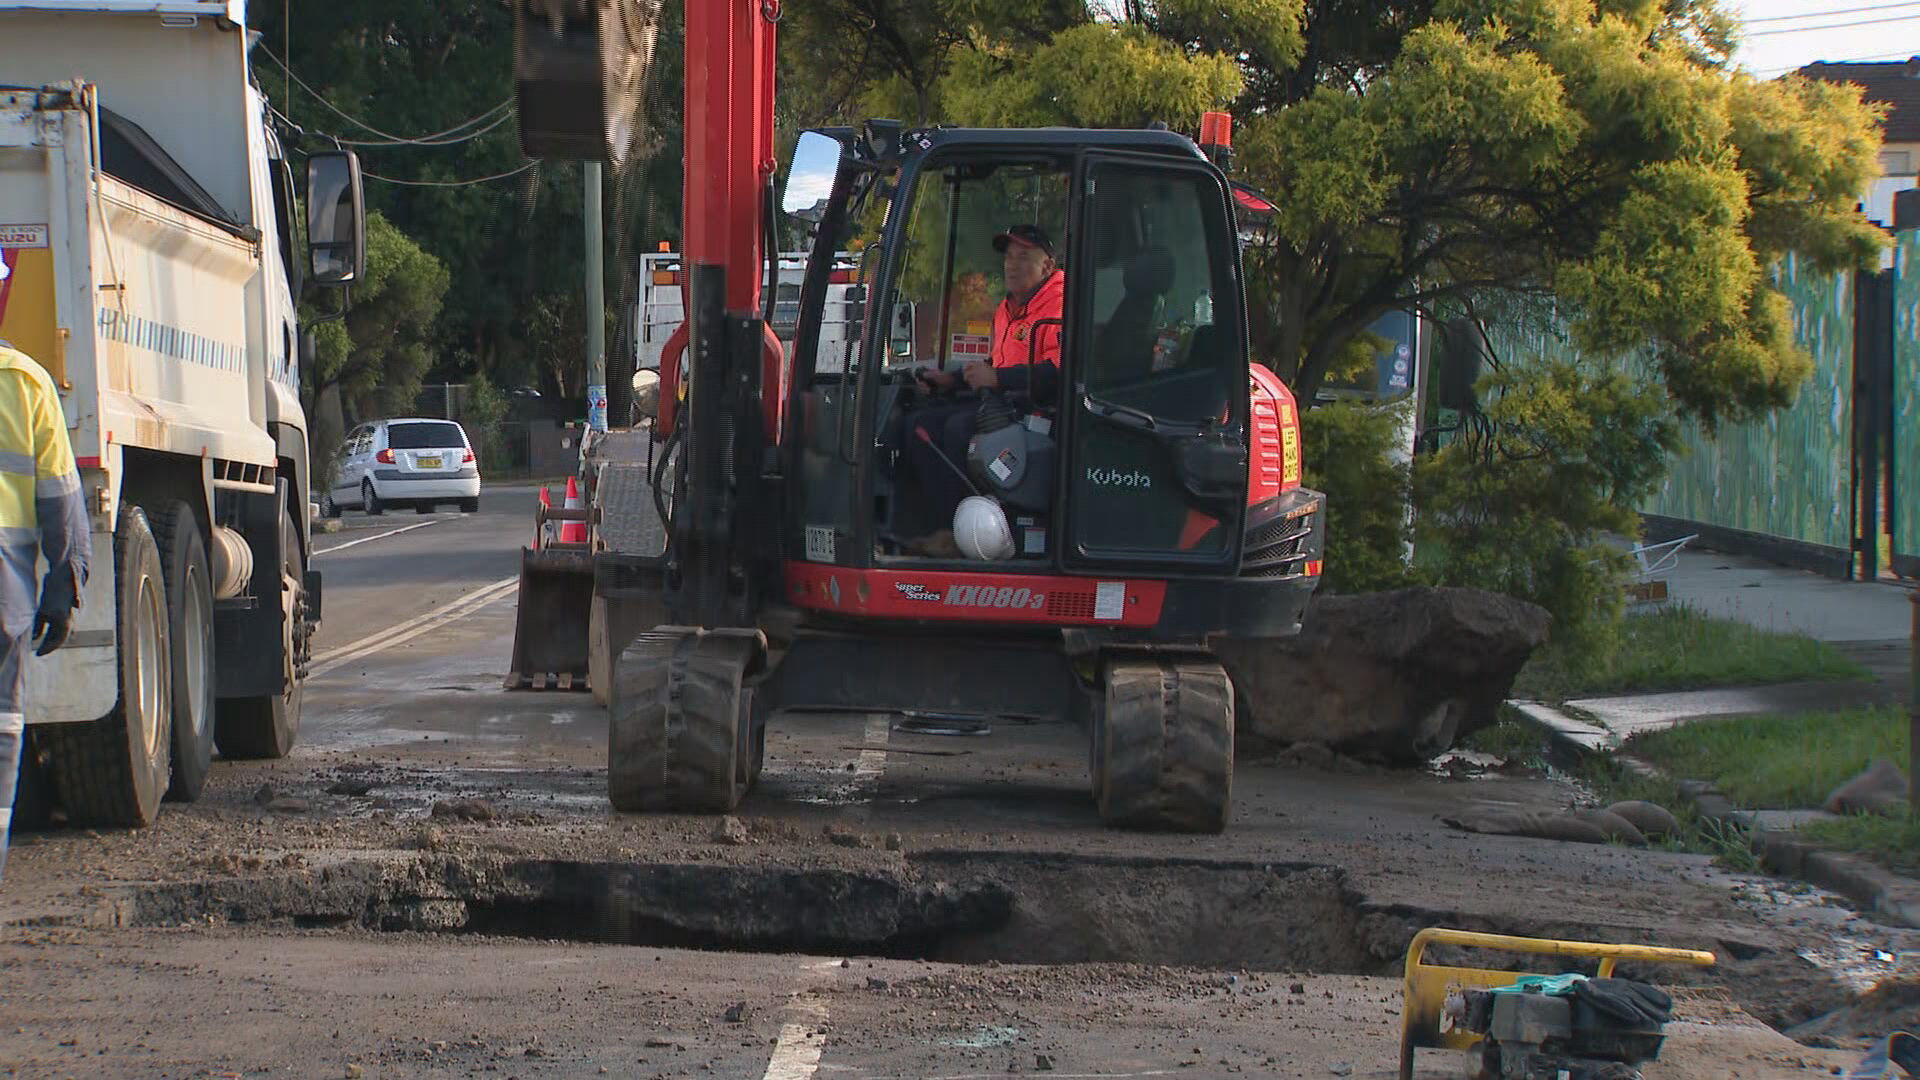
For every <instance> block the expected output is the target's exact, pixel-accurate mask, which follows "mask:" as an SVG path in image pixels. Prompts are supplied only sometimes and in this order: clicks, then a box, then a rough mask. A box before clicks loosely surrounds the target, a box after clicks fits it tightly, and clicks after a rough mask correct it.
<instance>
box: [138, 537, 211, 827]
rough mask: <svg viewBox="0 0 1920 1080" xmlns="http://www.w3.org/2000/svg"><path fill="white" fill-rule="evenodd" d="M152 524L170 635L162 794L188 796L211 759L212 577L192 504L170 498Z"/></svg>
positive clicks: (193, 795) (203, 782)
mask: <svg viewBox="0 0 1920 1080" xmlns="http://www.w3.org/2000/svg"><path fill="white" fill-rule="evenodd" d="M153 528H154V539H155V540H156V541H158V542H159V544H160V566H161V569H162V570H164V571H165V573H166V578H167V633H168V635H169V636H171V637H172V638H173V664H172V667H173V783H172V785H171V786H169V787H168V788H167V798H169V799H174V800H177V801H179V802H192V801H193V800H195V799H197V798H199V797H200V789H201V788H204V787H206V786H207V770H208V768H209V767H210V766H211V765H212V762H213V701H214V698H213V686H214V683H213V578H212V576H211V575H210V574H209V573H208V571H207V545H206V542H205V541H204V540H201V539H200V519H199V518H198V517H196V516H195V515H194V512H193V508H192V507H190V506H188V505H187V504H186V503H184V502H179V501H175V502H172V503H169V504H168V505H167V506H166V507H164V508H162V509H161V511H160V514H159V516H157V517H155V518H154V519H153Z"/></svg>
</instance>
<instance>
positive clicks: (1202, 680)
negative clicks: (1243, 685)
mask: <svg viewBox="0 0 1920 1080" xmlns="http://www.w3.org/2000/svg"><path fill="white" fill-rule="evenodd" d="M1105 684H1106V685H1105V696H1106V700H1105V702H1104V705H1105V709H1104V715H1103V717H1102V720H1101V724H1100V728H1099V736H1098V737H1099V742H1098V744H1097V746H1096V755H1097V757H1098V765H1099V767H1098V768H1096V769H1095V771H1094V776H1095V791H1094V797H1095V799H1096V800H1097V802H1098V804H1099V807H1100V816H1101V818H1102V819H1103V820H1105V821H1106V823H1107V824H1109V825H1113V826H1119V827H1122V828H1134V829H1154V830H1162V831H1171V832H1208V833H1215V832H1219V831H1220V830H1222V829H1224V828H1226V824H1227V813H1228V808H1229V806H1230V804H1231V802H1232V794H1233V684H1232V683H1231V681H1229V680H1228V678H1227V673H1226V671H1225V670H1224V669H1222V668H1221V667H1220V665H1218V664H1215V663H1210V662H1206V661H1201V660H1187V659H1181V660H1175V659H1159V660H1133V659H1124V660H1115V661H1112V662H1110V663H1109V664H1108V666H1107V669H1106V677H1105Z"/></svg>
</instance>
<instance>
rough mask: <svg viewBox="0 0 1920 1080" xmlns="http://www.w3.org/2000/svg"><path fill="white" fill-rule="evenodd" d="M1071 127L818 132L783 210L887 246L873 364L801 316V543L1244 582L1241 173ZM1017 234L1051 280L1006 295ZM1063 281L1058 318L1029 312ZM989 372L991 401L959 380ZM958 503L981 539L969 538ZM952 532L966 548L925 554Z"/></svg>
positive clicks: (1137, 134) (1173, 148)
mask: <svg viewBox="0 0 1920 1080" xmlns="http://www.w3.org/2000/svg"><path fill="white" fill-rule="evenodd" d="M1070 134H1071V135H1074V136H1081V137H1082V139H1081V140H1075V139H1072V138H1069V137H1067V136H1068V135H1069V133H1065V132H1059V131H1047V132H1029V131H965V130H937V131H932V132H927V133H921V134H919V135H917V136H914V137H913V138H914V140H915V141H914V142H913V143H912V145H911V147H910V152H909V151H907V150H901V149H898V148H890V147H886V146H881V147H875V146H874V145H873V143H872V141H871V139H872V137H873V136H871V135H866V136H854V135H852V134H851V133H848V132H839V133H836V134H828V133H825V132H809V133H808V134H807V135H806V136H804V137H803V138H802V140H801V145H800V147H799V149H798V150H797V151H796V156H795V166H794V169H793V171H792V176H794V177H795V178H796V179H793V180H790V181H789V187H788V195H787V199H786V205H787V206H788V208H789V209H790V210H802V211H804V212H805V213H807V214H808V215H810V218H809V220H812V221H817V222H818V226H817V230H816V238H815V250H816V251H819V252H822V253H828V252H831V251H833V250H838V249H839V245H841V244H846V245H850V246H853V247H858V248H860V249H862V250H864V251H866V252H868V253H870V256H871V257H869V258H868V259H866V260H865V261H864V265H865V267H866V271H867V273H868V274H869V277H870V280H868V282H867V284H868V290H867V311H868V317H866V318H865V319H863V320H862V327H863V330H862V333H861V334H860V335H859V339H858V340H857V341H856V342H854V343H853V345H852V353H853V362H851V363H849V362H847V360H846V358H845V357H843V356H840V355H832V356H825V355H822V354H821V352H820V350H818V349H817V348H814V347H813V342H814V341H815V340H816V335H812V334H809V333H808V332H807V327H806V325H805V323H804V320H805V318H806V312H807V310H808V309H807V305H806V304H805V303H804V302H803V305H802V312H803V314H802V319H803V325H802V328H801V332H800V333H799V334H798V335H797V337H796V349H795V354H794V356H793V358H792V363H793V366H794V372H795V378H794V380H793V383H794V387H795V394H796V400H795V402H794V407H793V409H792V410H791V415H792V417H793V419H794V422H795V423H796V424H797V425H798V427H799V431H798V432H797V436H796V440H795V452H796V455H797V464H798V466H799V468H798V470H797V471H798V480H799V489H800V490H799V498H798V500H796V502H797V504H798V505H799V506H800V507H801V508H802V512H801V514H800V520H798V521H795V522H793V523H792V526H793V528H794V529H795V530H796V532H797V535H796V536H795V537H794V539H795V540H796V541H797V542H798V544H799V546H800V547H801V548H802V549H804V550H808V551H810V552H812V553H814V555H815V556H818V555H821V554H823V553H826V552H828V551H831V552H832V558H831V560H829V561H831V562H832V563H834V564H836V565H845V566H870V565H924V566H931V565H947V566H950V567H952V568H953V569H956V570H965V569H975V570H977V569H981V568H982V567H983V565H994V566H998V565H1002V564H1004V565H1006V566H1009V567H1020V568H1023V569H1025V570H1031V571H1035V572H1060V573H1076V572H1093V571H1096V570H1098V569H1100V568H1106V567H1110V568H1115V569H1120V568H1125V569H1140V570H1147V569H1169V570H1172V569H1177V570H1179V571H1180V572H1183V573H1199V574H1206V573H1213V574H1216V575H1218V574H1227V575H1230V574H1231V573H1232V570H1233V568H1234V566H1235V565H1236V562H1237V559H1238V557H1239V554H1240V551H1241V547H1242V543H1241V541H1242V536H1243V532H1244V530H1243V529H1242V524H1243V519H1244V516H1245V513H1246V508H1247V505H1248V502H1247V495H1248V483H1249V471H1248V461H1249V453H1250V450H1249V446H1250V441H1249V440H1250V422H1251V420H1250V401H1249V397H1248V394H1247V392H1246V387H1247V385H1248V380H1249V378H1250V376H1249V371H1248V363H1247V348H1246V334H1245V329H1244V327H1243V325H1242V319H1241V312H1242V310H1243V304H1242V299H1241V283H1240V279H1239V272H1238V269H1239V266H1238V248H1237V239H1236V235H1235V229H1234V221H1233V212H1232V208H1231V204H1230V203H1229V201H1228V193H1227V189H1226V185H1225V182H1224V179H1223V178H1222V177H1221V175H1220V174H1219V172H1218V170H1217V169H1215V168H1214V167H1213V166H1212V165H1211V164H1210V163H1209V162H1207V161H1206V160H1205V159H1204V158H1202V157H1201V156H1200V155H1199V154H1198V153H1197V151H1196V150H1195V148H1194V145H1193V143H1192V142H1190V141H1189V140H1187V139H1185V138H1184V137H1181V136H1178V135H1175V134H1173V133H1170V132H1156V131H1132V132H1127V131H1111V132H1108V131H1103V132H1074V133H1070ZM889 150H891V151H892V152H891V153H889ZM823 165H830V166H832V169H833V171H832V172H830V173H828V172H824V171H823ZM842 170H845V172H846V174H848V175H844V176H843V175H841V171H842ZM835 179H838V180H840V181H841V183H840V184H839V185H837V186H838V188H839V189H840V198H839V199H838V200H837V201H836V200H835V199H834V198H833V197H832V196H831V190H832V188H833V187H834V185H833V184H832V181H834V180H835ZM823 191H825V192H828V193H827V194H823V193H822V192H823ZM1021 235H1029V236H1032V237H1037V238H1039V243H1042V244H1044V245H1045V249H1046V250H1045V252H1044V259H1045V262H1044V265H1045V266H1046V267H1047V269H1048V272H1049V274H1050V275H1052V278H1053V279H1052V280H1048V281H1046V282H1045V283H1044V284H1041V285H1039V286H1038V287H1037V288H1034V289H1033V290H1032V291H1033V295H1032V296H1031V298H1029V297H1027V296H1024V295H1023V296H1015V297H1012V298H1009V297H1008V295H1007V293H1008V285H1009V280H1010V279H1009V275H1010V274H1011V273H1013V271H1012V270H1011V269H1005V270H1003V266H1002V263H1003V258H1006V257H1007V256H1008V249H1009V248H1011V247H1016V246H1019V245H1020V244H1021V243H1022V241H1021V240H1019V239H1018V237H1019V236H1021ZM1026 243H1027V244H1029V245H1031V244H1032V241H1027V242H1026ZM1029 254H1039V253H1032V252H1030V253H1029ZM1050 290H1051V291H1052V292H1053V293H1055V294H1056V295H1055V297H1054V298H1053V300H1052V302H1051V306H1049V307H1048V308H1047V311H1046V312H1045V314H1044V317H1040V318H1033V317H1031V316H1032V312H1026V314H1027V315H1028V316H1029V317H1027V318H1025V319H1021V318H1018V317H1015V316H1016V315H1017V314H1018V313H1021V312H1022V311H1023V309H1024V308H1025V307H1032V306H1034V305H1037V304H1038V303H1039V302H1041V301H1042V300H1045V299H1046V298H1047V297H1046V294H1047V293H1048V292H1049V291H1050ZM1023 300H1025V301H1026V304H1025V305H1023V304H1022V303H1021V301H1023ZM883 312H884V313H890V314H889V317H888V318H884V319H882V318H877V317H874V316H875V315H877V314H878V313H883ZM901 312H910V313H911V315H910V317H909V318H908V319H905V320H903V319H902V318H901V316H900V315H899V313H901ZM997 312H998V314H996V313H997ZM903 322H904V325H905V330H904V332H903ZM971 365H984V366H988V367H990V368H991V370H992V372H993V378H992V379H991V384H992V385H990V386H984V387H976V386H971V385H969V384H968V382H967V381H964V380H963V379H962V375H963V373H964V372H965V371H966V369H967V368H968V367H969V366H971ZM972 381H974V382H982V381H984V380H979V379H977V378H976V379H974V380H972ZM1296 452H1297V451H1296ZM849 466H852V468H849ZM1296 479H1297V477H1296ZM961 501H967V502H968V503H969V505H970V511H969V512H970V513H971V514H972V518H971V519H970V520H969V521H967V522H966V523H965V524H966V525H967V526H969V527H970V528H972V529H974V530H984V531H985V538H984V539H983V538H982V537H981V536H975V535H968V530H967V529H957V528H956V524H957V522H956V511H957V504H958V503H959V502H961ZM942 530H951V531H953V532H954V535H955V540H956V541H957V543H956V544H955V545H954V546H952V547H949V548H946V549H945V550H941V549H940V548H939V547H938V546H935V547H933V548H932V549H930V548H929V545H926V544H924V543H916V538H921V537H925V536H927V535H929V534H933V533H937V532H940V531H942Z"/></svg>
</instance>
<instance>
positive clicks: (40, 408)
mask: <svg viewBox="0 0 1920 1080" xmlns="http://www.w3.org/2000/svg"><path fill="white" fill-rule="evenodd" d="M87 532H88V529H87V508H86V504H85V503H84V502H83V501H82V500H81V497H80V474H79V472H78V470H76V469H75V467H74V462H73V447H72V445H71V444H69V443H68V442H67V420H66V416H65V414H64V413H62V412H61V410H60V395H59V394H58V392H56V391H55V390H54V388H53V379H51V378H50V377H48V375H47V372H46V369H44V368H42V367H41V366H40V365H39V364H36V363H34V362H33V360H32V359H31V358H29V357H28V356H27V354H25V353H23V352H20V351H19V350H18V349H15V348H13V347H12V346H11V345H9V344H7V343H6V342H4V341H0V878H4V876H5V873H6V867H7V833H8V830H9V829H10V828H11V827H12V825H13V789H14V784H15V781H16V778H17V777H18V776H19V774H20V755H21V751H22V743H23V742H24V741H25V739H26V731H27V718H26V715H25V714H24V713H23V712H22V709H23V708H24V707H25V702H23V701H21V700H20V698H21V687H22V684H23V683H24V681H25V662H26V649H27V648H28V646H29V644H30V643H33V642H37V643H38V648H37V649H35V652H37V653H38V654H39V655H41V656H45V655H47V654H48V653H50V652H52V651H53V650H55V649H57V648H59V647H60V646H61V645H62V644H63V643H64V642H65V641H66V640H67V631H68V629H69V628H70V627H71V626H72V625H73V612H74V609H75V608H78V607H79V606H80V591H81V589H82V588H83V587H84V586H85V585H86V583H87V545H88V543H89V538H88V535H87ZM43 554H44V555H45V556H46V558H47V576H46V578H45V580H44V581H43V580H42V579H41V578H40V574H39V565H38V564H39V557H40V556H41V555H43Z"/></svg>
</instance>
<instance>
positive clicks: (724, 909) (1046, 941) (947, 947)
mask: <svg viewBox="0 0 1920 1080" xmlns="http://www.w3.org/2000/svg"><path fill="white" fill-rule="evenodd" d="M110 903H111V906H112V912H113V918H114V919H115V921H118V922H120V923H121V924H123V925H134V926H181V925H202V926H205V925H208V924H209V923H212V924H221V923H227V924H253V925H262V926H292V927H296V928H305V929H364V930H373V931H410V932H431V933H444V934H449V935H461V934H469V935H492V936H505V937H522V938H532V939H539V940H566V941H579V942H588V943H596V944H612V945H643V946H655V947H670V948H698V949H722V950H741V951H753V952H776V953H777V952H800V953H808V954H813V955H827V956H885V957H892V958H899V959H919V960H933V961H942V962H949V963H963V964H978V963H987V962H993V961H998V962H1002V963H1017V964H1073V963H1090V962H1100V963H1136V964H1149V965H1166V966H1169V967H1197V968H1214V969H1226V970H1233V971H1281V972H1318V973H1332V974H1364V975H1393V974H1397V973H1398V972H1399V970H1400V965H1401V964H1402V962H1403V960H1404V957H1405V955H1406V948H1407V945H1408V943H1409V942H1410V941H1411V940H1412V938H1413V935H1414V934H1415V933H1417V932H1418V931H1419V930H1420V929H1421V928H1422V927H1426V926H1434V925H1444V926H1452V927H1456V928H1459V929H1464V930H1481V931H1487V932H1492V933H1506V934H1518V935H1522V936H1535V937H1551V938H1563V939H1573V940H1589V941H1634V940H1642V939H1641V938H1640V934H1639V933H1637V932H1636V931H1633V930H1630V929H1628V928H1625V927H1606V926H1588V925H1574V924H1568V923H1561V922H1558V921H1555V920H1553V919H1552V917H1551V915H1550V914H1548V913H1542V916H1543V918H1542V920H1541V921H1537V922H1534V923H1532V924H1529V925H1509V924H1495V923H1492V922H1489V921H1487V920H1485V919H1482V918H1477V917H1475V916H1473V915H1470V914H1466V913H1463V912H1453V911H1429V910H1414V909H1409V908H1404V907H1397V906H1384V905H1376V904H1371V903H1369V902H1367V901H1366V900H1365V898H1363V897H1361V896H1360V895H1358V894H1357V893H1356V892H1355V891H1354V890H1352V889H1351V888H1350V887H1349V886H1348V884H1347V882H1346V878H1345V875H1344V873H1343V872H1342V871H1341V870H1340V869H1339V868H1337V867H1332V866H1324V865H1314V864H1304V863H1286V864H1256V863H1220V862H1204V861H1199V860H1169V859H1138V858H1100V857H1090V856H1068V855H1030V854H1010V853H1001V854H995V853H983V852H926V853H917V854H915V855H913V856H910V857H908V858H906V859H905V860H904V862H903V863H902V864H896V865H894V866H889V867H886V868H880V869H849V868H843V867H832V866H822V865H780V864H762V865H745V866H742V865H720V864H711V863H666V864H653V863H620V862H580V861H566V860H512V859H507V858H503V857H473V856H453V855H429V856H422V857H418V858H413V859H406V860H398V861H372V860H368V861H357V862H347V863H343V864H339V865H333V866H326V867H321V868H316V869H313V870H310V871H298V872H292V873H280V874H275V875H270V876H262V877H253V878H245V879H240V878H229V879H219V880H210V881H200V882H186V883H168V884H156V885H150V886H144V887H139V888H136V889H133V890H130V891H129V892H127V893H124V894H121V895H119V896H117V897H114V898H113V899H112V900H111V901H110ZM1642 943H1646V944H1659V942H1651V941H1644V940H1643V941H1642ZM1715 945H1716V947H1717V951H1719V952H1720V953H1721V956H1722V962H1721V964H1720V965H1719V966H1718V967H1717V969H1715V970H1714V971H1711V972H1699V971H1695V970H1692V969H1686V968H1678V967H1671V966H1658V967H1652V968H1647V969H1645V970H1639V971H1636V970H1633V966H1632V965H1623V967H1622V969H1621V973H1622V974H1624V975H1628V976H1630V977H1636V978H1647V979H1651V980H1653V981H1655V982H1660V983H1663V984H1668V985H1674V984H1681V985H1701V984H1717V985H1721V986H1724V987H1725V988H1726V990H1727V992H1728V993H1729V994H1730V995H1731V996H1732V997H1733V998H1734V999H1735V1000H1736V1001H1738V1002H1739V1003H1740V1004H1741V1005H1743V1006H1744V1007H1746V1008H1747V1009H1748V1011H1749V1012H1751V1013H1752V1014H1753V1015H1754V1016H1755V1017H1757V1018H1759V1019H1761V1020H1762V1021H1763V1022H1766V1023H1769V1024H1771V1025H1773V1026H1775V1027H1777V1028H1780V1029H1782V1030H1786V1031H1788V1032H1789V1033H1790V1034H1794V1035H1797V1036H1799V1037H1801V1038H1803V1039H1804V1040H1805V1041H1807V1042H1809V1043H1813V1044H1815V1045H1821V1044H1822V1039H1823V1037H1825V1036H1826V1035H1828V1034H1830V1030H1829V1029H1833V1028H1835V1026H1836V1025H1837V1024H1838V1023H1839V1022H1840V1020H1841V1019H1843V1018H1844V1017H1843V1016H1842V1014H1840V1013H1836V1012H1835V1010H1844V1009H1846V1008H1848V1007H1849V1006H1851V1005H1852V1004H1853V1002H1854V995H1853V994H1852V993H1851V992H1850V991H1848V990H1847V989H1846V988H1844V987H1842V986H1841V985H1840V984H1839V983H1837V982H1836V981H1834V979H1833V978H1832V977H1831V976H1830V975H1828V974H1826V973H1824V972H1822V971H1820V970H1819V969H1817V968H1815V967H1814V966H1813V965H1811V964H1809V963H1807V962H1806V961H1805V960H1803V959H1801V958H1800V957H1797V956H1795V955H1794V954H1792V953H1791V952H1784V951H1782V952H1776V951H1773V950H1770V949H1768V948H1765V947H1762V946H1758V945H1753V944H1751V943H1742V942H1718V943H1715ZM1431 959H1432V961H1433V962H1435V963H1443V964H1451V963H1466V964H1470V965H1473V966H1493V967H1508V966H1511V967H1515V968H1526V969H1532V970H1542V971H1547V970H1555V971H1557V970H1563V969H1562V968H1561V967H1559V966H1558V964H1559V962H1557V961H1553V960H1551V959H1549V958H1537V959H1535V960H1532V961H1529V960H1528V959H1527V958H1524V957H1521V956H1518V955H1516V954H1509V953H1489V952H1483V951H1477V950H1476V951H1472V952H1468V951H1463V950H1456V949H1440V950H1435V951H1434V952H1433V953H1432V954H1431Z"/></svg>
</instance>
